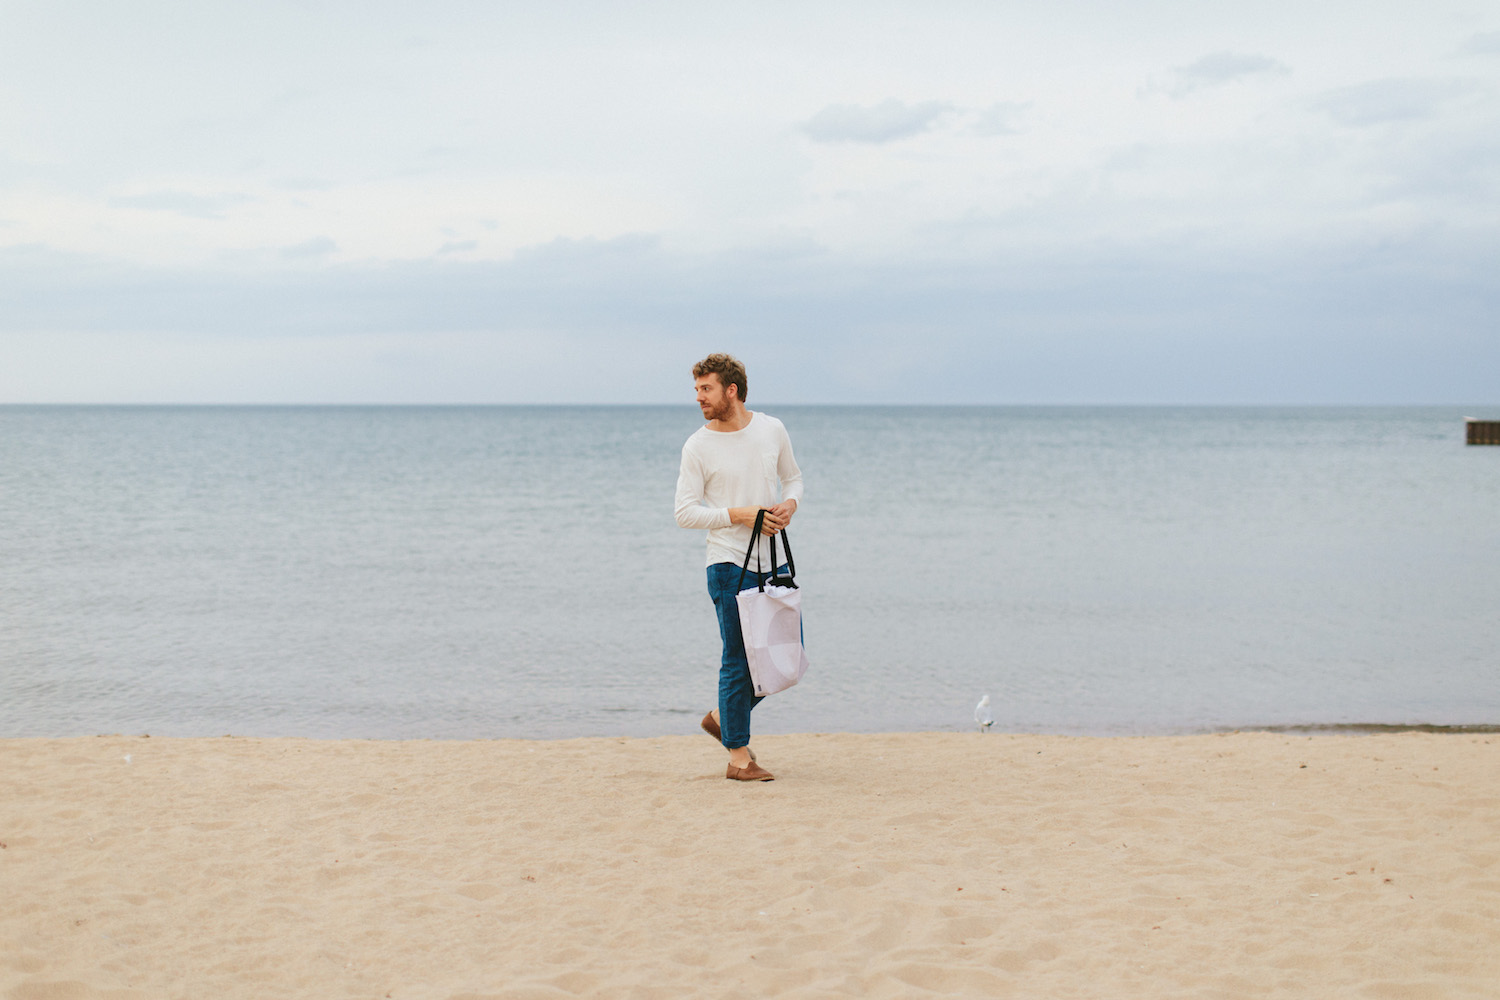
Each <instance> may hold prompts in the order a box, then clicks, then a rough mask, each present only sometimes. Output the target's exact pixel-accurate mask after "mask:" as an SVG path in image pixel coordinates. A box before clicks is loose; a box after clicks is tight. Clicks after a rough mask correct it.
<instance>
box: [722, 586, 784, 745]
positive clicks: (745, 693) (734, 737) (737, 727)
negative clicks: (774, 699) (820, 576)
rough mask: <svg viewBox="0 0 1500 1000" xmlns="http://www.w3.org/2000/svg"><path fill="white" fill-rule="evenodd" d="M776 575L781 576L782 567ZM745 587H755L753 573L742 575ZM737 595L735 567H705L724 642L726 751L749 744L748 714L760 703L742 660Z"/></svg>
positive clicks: (743, 655) (723, 683) (723, 693)
mask: <svg viewBox="0 0 1500 1000" xmlns="http://www.w3.org/2000/svg"><path fill="white" fill-rule="evenodd" d="M777 572H778V573H781V574H785V573H786V566H785V564H783V565H782V566H780V567H778V569H777ZM745 586H747V587H753V586H755V574H754V573H746V574H745ZM739 592H740V568H739V566H738V565H736V564H734V563H727V562H721V563H714V564H713V565H712V566H710V567H708V596H709V597H712V598H713V600H714V611H715V612H716V613H717V614H718V616H719V637H720V638H721V639H723V640H724V657H723V659H722V660H720V661H719V739H720V741H721V742H722V743H723V744H724V746H725V747H726V748H727V749H729V750H733V749H735V748H736V747H742V746H745V745H746V744H747V743H749V742H750V712H751V710H752V709H753V708H755V706H756V705H759V704H760V702H761V699H760V698H759V697H757V696H756V694H755V685H754V684H753V683H752V682H751V680H750V663H749V661H748V660H746V659H745V637H744V636H743V635H741V634H740V606H739V602H737V601H736V600H735V595H736V594H738V593H739Z"/></svg>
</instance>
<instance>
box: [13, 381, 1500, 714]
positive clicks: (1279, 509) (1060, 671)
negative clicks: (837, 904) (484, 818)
mask: <svg viewBox="0 0 1500 1000" xmlns="http://www.w3.org/2000/svg"><path fill="white" fill-rule="evenodd" d="M766 410H767V412H769V413H772V414H774V415H776V416H778V417H780V418H781V419H782V420H783V421H785V423H786V425H787V427H788V430H789V431H790V433H791V436H792V440H793V444H794V446H795V448H796V450H797V456H798V460H799V462H800V463H801V465H802V468H803V471H804V475H805V477H806V484H807V498H806V502H805V503H804V505H803V507H802V509H801V511H799V513H798V515H797V517H796V519H795V520H794V521H793V523H792V525H791V531H790V536H791V539H792V542H793V550H794V552H795V554H796V559H797V568H798V571H799V572H798V580H799V582H800V583H801V584H802V587H803V590H804V603H805V623H806V637H807V645H808V652H809V657H810V659H811V662H812V668H811V670H810V671H809V673H808V675H807V678H806V679H805V681H804V682H803V684H802V685H801V686H799V687H798V688H796V689H793V690H792V691H789V692H787V693H785V694H782V695H777V696H775V697H773V698H772V699H770V700H768V701H767V702H765V703H763V704H762V705H761V706H760V708H758V709H757V711H756V713H755V729H756V731H757V732H793V731H874V730H928V729H965V728H969V727H971V726H972V725H973V723H972V712H973V708H974V704H975V702H977V701H978V699H979V697H980V696H981V695H982V694H985V693H988V694H989V695H990V696H991V700H992V702H993V705H994V713H995V718H996V728H997V729H999V730H1008V731H1026V732H1039V731H1041V732H1063V733H1091V734H1145V733H1161V732H1182V731H1197V730H1212V729H1219V728H1236V727H1256V726H1304V725H1306V726H1337V725H1349V724H1363V723H1377V724H1395V725H1404V724H1418V723H1426V724H1437V725H1493V724H1496V723H1500V615H1497V614H1496V613H1495V610H1494V609H1495V594H1496V585H1497V582H1500V517H1497V516H1496V515H1497V512H1500V448H1477V447H1465V446H1464V444H1463V423H1462V417H1463V415H1464V411H1462V410H1458V409H1452V408H1432V409H1420V408H1375V409H1348V408H1337V409H1285V408H1248V409H1217V408H1188V409H1167V408H1059V407H1047V408H1004V407H996V408H906V407H902V408H879V407H795V406H786V407H776V406H771V405H767V406H766ZM700 422H701V418H700V417H699V415H698V413H697V410H696V408H695V407H693V406H691V405H688V406H675V407H618V408H611V407H475V408H464V407H434V408H413V407H371V408H359V407H327V408H318V407H309V408H274V407H251V408H233V407H181V408H176V407H160V408H157V407H15V406H12V407H0V736H61V735H84V734H92V733H115V732H121V733H141V732H149V733H152V734H157V735H183V736H188V735H210V736H216V735H223V734H230V733H232V734H235V735H247V736H251V735H253V736H281V735H290V736H312V737H370V738H413V737H432V738H488V737H537V738H560V737H570V736H599V735H637V736H639V735H657V734H666V733H692V732H696V727H697V722H698V719H699V717H700V716H701V715H702V714H703V712H705V711H707V710H708V709H709V708H710V707H712V705H713V704H714V699H715V693H714V692H715V675H716V670H717V663H718V656H719V651H718V633H717V629H716V627H715V625H714V619H713V615H712V607H711V605H710V603H709V601H708V597H707V594H706V592H705V590H704V581H703V539H702V536H701V535H699V534H696V533H693V532H689V531H684V530H682V529H679V528H677V527H676V525H675V523H674V522H673V519H672V510H671V508H672V493H673V487H674V485H675V480H676V471H677V460H678V454H679V449H680V448H681V445H682V442H683V441H684V440H685V439H686V437H687V436H688V435H689V434H690V433H691V432H692V431H693V430H694V429H695V428H696V427H697V426H699V424H700Z"/></svg>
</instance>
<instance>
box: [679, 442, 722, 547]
mask: <svg viewBox="0 0 1500 1000" xmlns="http://www.w3.org/2000/svg"><path fill="white" fill-rule="evenodd" d="M675 513H676V515H677V526H678V527H679V528H727V527H729V524H730V521H729V508H728V507H709V506H707V505H706V504H705V503H704V502H703V462H702V460H701V459H699V457H698V456H697V455H695V454H693V452H692V450H691V449H689V448H688V446H687V445H683V446H682V466H681V468H679V469H678V472H677V501H676V504H675Z"/></svg>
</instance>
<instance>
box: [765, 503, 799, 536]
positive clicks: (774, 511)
mask: <svg viewBox="0 0 1500 1000" xmlns="http://www.w3.org/2000/svg"><path fill="white" fill-rule="evenodd" d="M766 510H767V511H768V513H767V514H766V523H767V524H769V523H770V522H771V517H772V515H775V517H776V520H777V522H779V523H778V524H777V528H776V530H777V531H780V530H781V529H782V528H785V527H786V526H787V525H788V524H791V523H792V515H793V514H795V513H797V501H795V500H783V501H781V503H779V504H777V505H776V506H774V507H767V508H766Z"/></svg>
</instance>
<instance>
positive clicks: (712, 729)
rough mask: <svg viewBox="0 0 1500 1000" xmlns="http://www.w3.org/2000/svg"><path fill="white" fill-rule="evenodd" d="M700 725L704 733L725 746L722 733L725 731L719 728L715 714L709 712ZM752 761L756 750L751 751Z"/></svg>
mask: <svg viewBox="0 0 1500 1000" xmlns="http://www.w3.org/2000/svg"><path fill="white" fill-rule="evenodd" d="M698 724H699V725H700V726H702V727H703V731H704V732H705V733H707V734H708V735H710V736H712V737H713V738H714V739H716V740H718V741H719V744H720V745H723V743H724V737H723V736H722V735H721V734H722V732H723V730H721V729H720V728H719V723H718V721H717V720H715V719H714V713H713V712H709V713H708V714H707V715H705V716H704V717H703V721H702V722H700V723H698ZM750 759H751V760H754V759H755V751H754V750H751V751H750Z"/></svg>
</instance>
